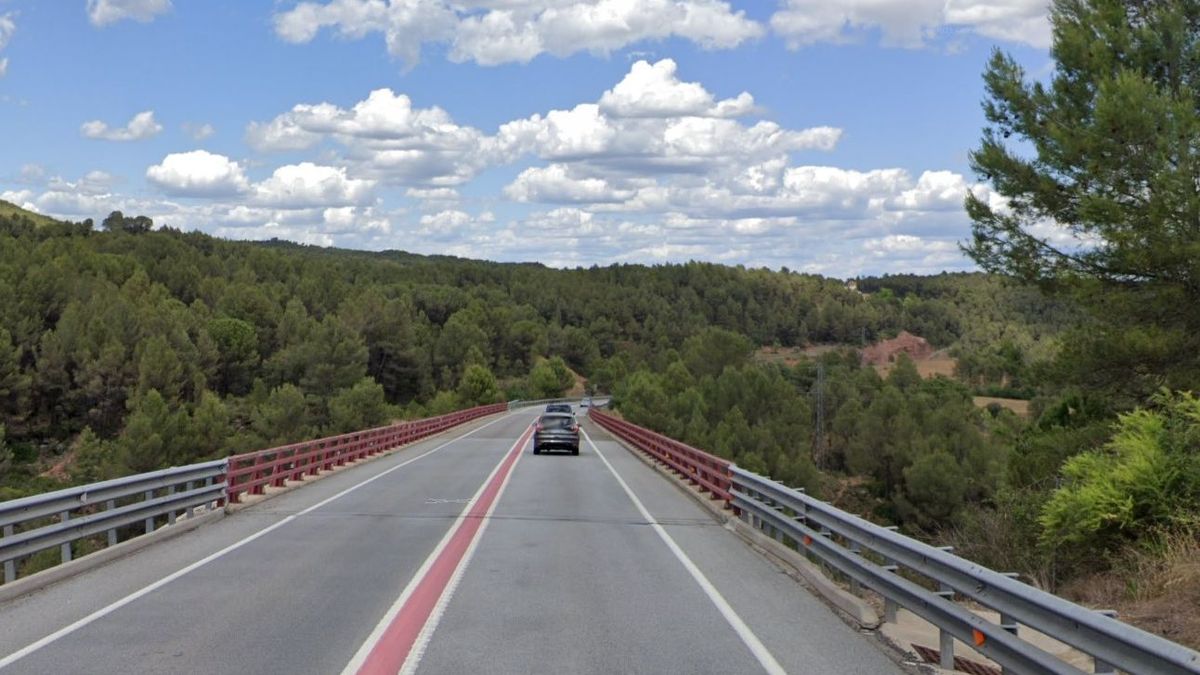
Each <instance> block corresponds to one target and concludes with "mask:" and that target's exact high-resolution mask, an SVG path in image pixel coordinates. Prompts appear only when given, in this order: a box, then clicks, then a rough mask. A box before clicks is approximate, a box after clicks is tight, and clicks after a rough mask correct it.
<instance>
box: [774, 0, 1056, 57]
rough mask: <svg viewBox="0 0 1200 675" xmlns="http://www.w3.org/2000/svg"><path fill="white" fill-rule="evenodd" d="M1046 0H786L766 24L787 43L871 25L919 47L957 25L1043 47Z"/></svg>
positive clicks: (889, 40)
mask: <svg viewBox="0 0 1200 675" xmlns="http://www.w3.org/2000/svg"><path fill="white" fill-rule="evenodd" d="M1048 6H1049V3H1048V2H1047V1H1046V0H988V1H986V2H985V1H984V0H841V1H840V2H827V1H826V0H787V2H786V4H785V5H784V7H783V8H782V9H780V10H779V11H778V12H776V13H775V14H774V15H773V16H772V17H771V28H772V30H774V32H775V33H776V34H778V35H780V36H782V37H783V38H784V39H785V40H786V41H787V44H788V46H789V47H790V48H792V49H797V48H799V47H802V46H805V45H810V44H814V43H818V42H833V43H839V42H848V41H852V40H855V39H860V38H861V37H862V36H863V34H864V33H866V32H868V31H871V30H878V31H879V32H880V34H881V39H882V42H883V44H884V45H888V46H897V47H909V48H912V47H921V46H924V45H926V44H928V43H929V42H930V41H932V40H933V39H934V38H936V37H937V36H938V35H939V34H942V33H946V32H955V31H958V32H970V33H976V34H979V35H982V36H984V37H989V38H993V39H998V40H1007V41H1012V42H1023V43H1026V44H1029V45H1032V46H1034V47H1042V48H1045V47H1049V46H1050V23H1049V19H1048Z"/></svg>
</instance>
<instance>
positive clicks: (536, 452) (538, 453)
mask: <svg viewBox="0 0 1200 675" xmlns="http://www.w3.org/2000/svg"><path fill="white" fill-rule="evenodd" d="M533 454H535V455H540V454H542V449H541V448H540V447H538V446H536V445H535V446H533Z"/></svg>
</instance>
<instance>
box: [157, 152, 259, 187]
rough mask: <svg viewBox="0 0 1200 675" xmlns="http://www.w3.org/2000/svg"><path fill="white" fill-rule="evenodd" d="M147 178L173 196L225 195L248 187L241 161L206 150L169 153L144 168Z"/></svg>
mask: <svg viewBox="0 0 1200 675" xmlns="http://www.w3.org/2000/svg"><path fill="white" fill-rule="evenodd" d="M146 178H147V180H149V181H150V182H151V183H153V184H154V185H156V186H158V187H159V189H161V190H162V191H163V192H165V193H167V194H168V195H172V196H176V197H227V196H231V195H236V194H239V193H242V192H245V191H246V190H247V189H248V188H249V181H248V180H247V179H246V174H245V172H244V170H243V169H242V167H241V165H240V164H238V163H237V162H235V161H233V160H231V159H229V158H228V157H226V156H224V155H216V154H213V153H210V152H207V151H205V150H193V151H191V152H179V153H172V154H169V155H167V156H166V157H164V158H163V161H162V162H160V163H159V164H155V165H154V166H151V167H150V168H149V169H146Z"/></svg>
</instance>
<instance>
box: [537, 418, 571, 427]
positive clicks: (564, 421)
mask: <svg viewBox="0 0 1200 675" xmlns="http://www.w3.org/2000/svg"><path fill="white" fill-rule="evenodd" d="M574 424H575V420H573V419H571V418H570V417H558V416H554V417H543V418H542V428H543V429H570V428H571V426H572V425H574Z"/></svg>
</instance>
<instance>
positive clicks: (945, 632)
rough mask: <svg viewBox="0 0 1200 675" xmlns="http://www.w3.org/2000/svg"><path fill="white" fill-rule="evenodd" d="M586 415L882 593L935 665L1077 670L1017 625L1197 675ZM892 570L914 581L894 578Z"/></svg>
mask: <svg viewBox="0 0 1200 675" xmlns="http://www.w3.org/2000/svg"><path fill="white" fill-rule="evenodd" d="M589 417H590V418H591V419H592V420H594V421H596V422H597V423H598V424H599V425H600V426H601V427H603V428H605V429H607V430H608V431H609V432H610V433H613V434H614V435H616V436H617V437H619V438H621V439H623V440H625V441H627V442H629V443H630V444H631V445H633V446H635V447H637V448H639V449H641V450H643V451H644V452H647V453H649V454H651V455H653V456H654V457H656V458H658V459H660V460H662V461H664V462H666V463H667V464H669V465H671V466H672V467H673V468H674V469H675V470H676V471H678V472H679V473H680V474H681V478H684V479H687V480H690V481H692V482H693V483H697V484H699V485H700V486H701V487H702V488H706V489H708V490H709V491H710V492H712V493H713V494H714V495H718V496H719V493H718V492H717V491H716V489H714V488H721V487H722V486H725V489H726V490H728V492H727V493H726V494H727V496H726V497H725V498H726V499H727V500H728V501H729V503H730V504H731V505H732V506H733V508H734V509H735V510H736V511H737V512H738V513H739V515H740V516H741V517H742V518H743V519H747V520H749V521H750V523H751V524H752V525H754V526H755V527H757V528H760V529H763V530H765V531H767V533H769V534H772V535H773V536H775V537H776V538H777V539H780V540H782V541H783V542H784V543H785V544H791V545H793V546H795V547H796V548H797V549H798V550H800V551H803V552H806V553H809V554H812V555H813V556H815V557H816V558H817V559H819V560H820V561H822V562H823V563H825V564H826V565H828V566H829V567H830V568H832V569H834V570H836V571H837V572H840V573H841V574H843V575H845V576H846V577H847V578H849V579H850V581H851V584H850V585H851V590H853V591H861V589H862V588H869V589H871V590H873V591H875V592H876V593H878V594H879V595H881V596H883V598H884V602H885V611H884V614H885V620H886V621H890V622H895V620H896V610H897V609H898V608H900V607H903V608H905V609H907V610H909V611H910V612H912V613H914V614H916V615H918V616H920V617H922V618H923V619H925V620H926V621H928V622H930V623H931V624H933V625H934V626H936V627H937V628H938V629H939V631H940V636H939V638H940V639H939V643H940V647H941V649H940V653H939V659H940V661H941V664H940V665H941V666H942V667H943V668H951V669H952V668H953V667H954V639H955V638H957V639H958V640H960V641H961V642H963V643H964V644H967V645H971V646H972V647H973V648H974V649H975V650H977V651H978V652H980V653H981V654H984V655H985V656H987V657H988V658H991V659H992V660H993V661H995V662H996V663H998V664H1000V666H1001V667H1002V668H1003V670H1004V672H1005V673H1063V674H1066V673H1070V674H1078V673H1083V672H1084V671H1082V670H1079V669H1078V668H1076V667H1075V666H1073V665H1071V664H1069V663H1067V662H1065V661H1063V660H1062V659H1060V658H1059V657H1058V656H1056V655H1054V654H1050V653H1048V652H1046V651H1044V650H1042V649H1040V648H1038V647H1037V646H1035V645H1034V644H1032V643H1030V642H1028V641H1026V640H1024V639H1022V638H1021V636H1020V632H1021V628H1022V627H1025V628H1027V629H1033V630H1036V631H1038V632H1040V633H1043V634H1045V635H1047V636H1049V637H1050V638H1053V639H1054V640H1057V641H1059V642H1061V643H1063V644H1065V645H1068V646H1070V647H1073V648H1075V649H1076V650H1078V651H1080V652H1082V653H1084V654H1087V655H1089V656H1091V657H1092V659H1093V661H1094V663H1093V672H1095V673H1113V672H1116V670H1117V669H1119V670H1120V671H1121V672H1126V673H1131V674H1135V675H1139V674H1142V673H1144V674H1146V675H1151V674H1153V675H1183V674H1184V673H1191V674H1193V675H1194V674H1196V673H1200V653H1197V652H1195V651H1192V650H1191V649H1188V648H1187V647H1184V646H1183V645H1180V644H1176V643H1174V642H1171V641H1170V640H1166V639H1164V638H1161V637H1158V636H1157V635H1152V634H1150V633H1147V632H1145V631H1143V630H1141V629H1138V628H1135V627H1133V626H1130V625H1128V624H1125V623H1122V622H1120V621H1117V620H1116V619H1115V618H1112V616H1110V615H1109V614H1108V613H1106V612H1102V611H1097V610H1092V609H1088V608H1086V607H1082V606H1080V605H1077V604H1075V603H1072V602H1070V601H1068V600H1064V599H1063V598H1060V597H1058V596H1056V595H1053V594H1050V593H1046V592H1045V591H1041V590H1038V589H1036V588H1033V587H1032V586H1029V585H1027V584H1024V583H1021V582H1020V581H1017V580H1016V579H1013V578H1011V577H1010V576H1009V575H1005V574H1001V573H999V572H995V571H993V570H990V569H988V568H986V567H983V566H982V565H977V564H975V563H972V562H970V561H969V560H965V559H963V558H960V557H958V556H956V555H953V554H952V553H950V552H948V551H947V550H944V549H940V548H936V547H934V546H930V545H928V544H925V543H922V542H920V541H917V540H915V539H912V538H910V537H906V536H904V535H902V534H900V533H898V532H896V531H894V530H893V529H891V528H886V527H880V526H879V525H875V524H874V523H871V522H869V521H866V520H864V519H862V518H859V517H858V516H855V515H852V514H849V513H846V512H845V511H842V510H840V509H837V508H835V507H833V506H831V505H830V504H827V503H825V502H822V501H820V500H818V499H815V498H813V497H811V496H809V495H806V494H804V492H803V491H801V490H796V489H793V488H789V487H787V486H785V485H783V484H781V483H779V482H777V481H773V480H771V479H769V478H765V477H763V476H760V475H758V474H755V473H751V472H749V471H746V470H744V469H741V468H738V467H737V466H736V465H734V464H732V463H730V462H728V461H726V460H722V459H720V458H716V457H713V456H712V455H709V454H708V453H705V452H703V451H700V450H697V449H695V448H691V447H690V446H687V445H685V444H683V443H680V442H679V441H675V440H673V439H671V438H668V437H666V436H663V435H662V434H658V433H655V432H653V431H650V430H648V429H644V428H642V427H639V426H637V425H634V424H630V423H629V422H625V421H624V420H619V419H617V418H615V417H612V416H610V415H605V414H604V413H600V412H598V411H596V412H591V413H589ZM710 460H715V461H710ZM705 470H707V471H711V472H712V475H711V478H709V477H705V479H706V481H708V482H709V483H710V484H709V485H705V484H704V482H701V481H700V480H698V479H697V474H698V473H700V472H701V471H705ZM722 471H724V473H723V475H722V473H721V472H722ZM901 570H906V571H907V572H908V574H907V575H906V576H913V577H916V578H918V579H919V580H921V581H923V583H918V582H917V581H913V580H911V579H909V578H906V576H902V575H901V574H899V572H900V571H901ZM929 587H934V588H936V589H937V590H930V588H929ZM957 597H964V598H969V599H970V600H972V601H974V602H976V603H978V604H980V605H983V606H985V607H988V608H991V609H993V610H995V611H997V612H998V613H999V615H1000V622H999V623H994V622H992V621H989V620H988V619H986V618H984V617H982V616H979V615H977V614H976V613H974V612H972V611H970V610H969V609H967V608H966V607H964V606H962V605H960V604H958V603H957V602H955V599H956V598H957Z"/></svg>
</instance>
